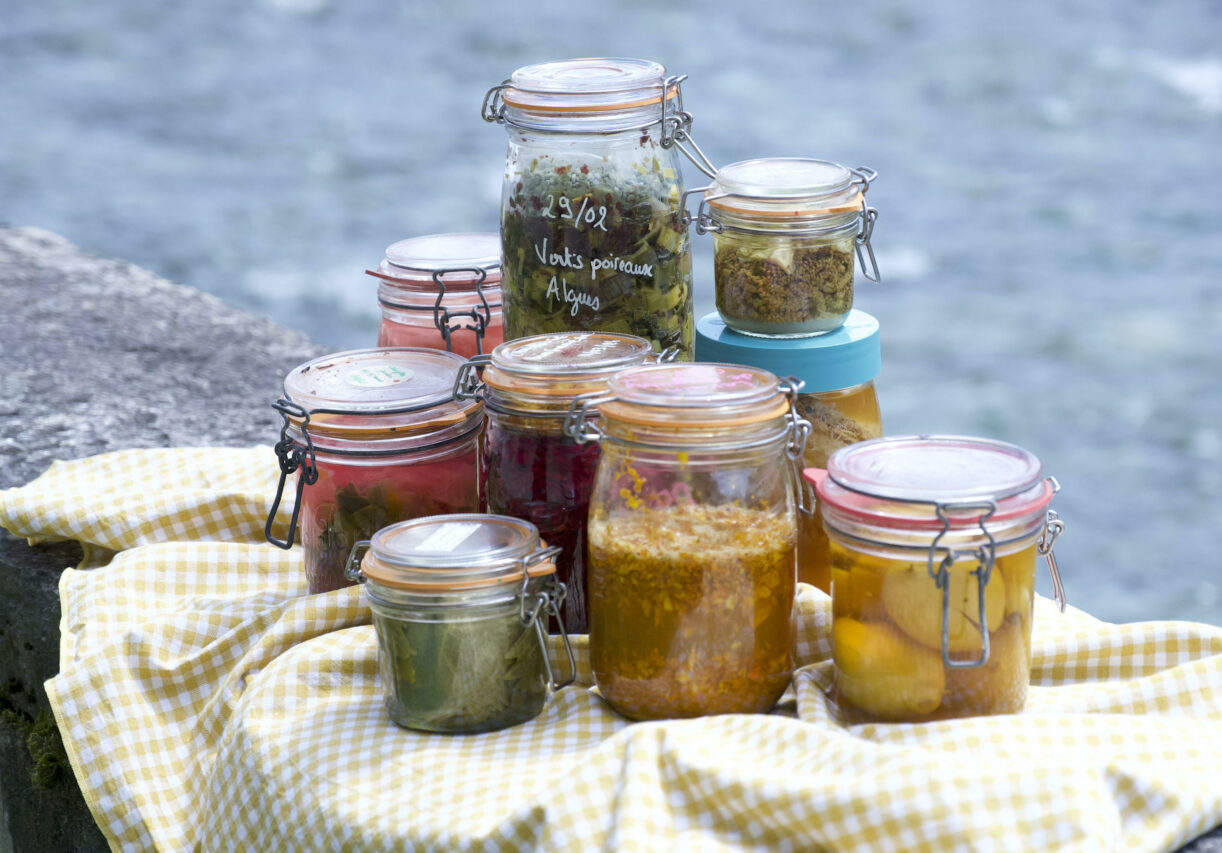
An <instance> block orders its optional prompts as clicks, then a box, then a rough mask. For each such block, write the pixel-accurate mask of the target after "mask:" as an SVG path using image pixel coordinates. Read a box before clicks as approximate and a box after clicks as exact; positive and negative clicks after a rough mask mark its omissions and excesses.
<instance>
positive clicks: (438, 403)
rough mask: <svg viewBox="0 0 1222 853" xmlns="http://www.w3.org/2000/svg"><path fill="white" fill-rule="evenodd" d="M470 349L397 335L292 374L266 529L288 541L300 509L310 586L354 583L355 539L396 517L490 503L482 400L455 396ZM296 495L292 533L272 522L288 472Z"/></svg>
mask: <svg viewBox="0 0 1222 853" xmlns="http://www.w3.org/2000/svg"><path fill="white" fill-rule="evenodd" d="M462 365H463V360H462V358H460V357H459V356H457V355H454V354H452V353H447V352H442V351H440V350H434V349H422V348H412V347H389V348H383V349H366V350H353V351H350V352H342V353H336V354H334V355H327V356H323V357H322V358H316V359H314V360H313V361H308V362H306V363H305V364H302V365H299V366H298V367H296V368H294V369H293V370H292V371H291V372H290V373H289V374H288V376H286V377H285V378H284V394H283V396H282V397H281V398H280V400H278V401H277V402H276V404H275V407H276V409H277V410H278V411H279V412H280V414H281V417H282V418H283V420H284V426H283V428H282V429H281V431H280V441H279V442H278V443H277V444H276V456H277V457H278V458H279V460H280V472H281V474H280V485H279V488H278V490H277V492H276V498H275V501H274V502H273V503H272V507H271V511H270V513H269V514H268V518H267V528H266V535H267V541H268V542H270V543H272V544H273V545H277V546H279V547H281V548H284V549H288V548H291V547H292V545H293V540H294V537H295V535H296V528H297V523H298V520H299V519H300V522H301V544H302V547H303V549H304V551H305V573H306V581H307V583H308V586H309V591H310V592H311V593H316V592H328V591H330V590H333V589H339V588H340V587H343V586H347V585H348V581H347V580H346V579H345V577H344V563H345V561H346V560H347V559H348V554H349V552H350V551H351V550H352V546H353V545H354V544H355V543H356V542H357V541H359V540H362V539H368V538H370V537H371V536H373V534H374V533H376V532H377V531H378V530H380V529H381V528H383V527H385V526H386V525H388V524H391V523H392V522H396V521H403V520H405V519H409V518H416V517H418V516H424V515H437V514H440V513H452V512H476V511H479V510H481V509H482V508H483V507H482V496H481V493H480V467H481V466H480V458H481V454H480V434H481V430H482V427H483V423H484V407H483V405H482V404H481V403H480V402H479V401H478V400H461V401H456V400H455V399H454V382H455V380H456V379H457V377H458V370H459V368H460V367H462ZM293 473H296V474H297V499H296V502H295V504H294V507H293V513H292V517H291V520H290V522H289V530H288V535H287V536H286V537H285V538H284V539H279V538H277V537H276V536H275V535H273V533H272V526H273V522H274V521H275V518H276V512H277V510H278V509H279V506H280V500H281V497H282V495H283V492H284V484H285V480H286V479H287V477H288V475H290V474H293Z"/></svg>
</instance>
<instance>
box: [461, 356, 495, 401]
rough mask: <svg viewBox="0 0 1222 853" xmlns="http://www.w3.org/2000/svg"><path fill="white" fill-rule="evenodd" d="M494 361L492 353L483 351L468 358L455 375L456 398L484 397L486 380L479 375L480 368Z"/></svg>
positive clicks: (476, 398)
mask: <svg viewBox="0 0 1222 853" xmlns="http://www.w3.org/2000/svg"><path fill="white" fill-rule="evenodd" d="M491 363H492V356H491V355H490V354H486V353H481V354H479V355H473V356H471V357H470V358H469V359H467V363H466V364H464V365H463V366H462V367H460V368H458V375H457V376H456V377H454V399H455V400H479V399H482V398H483V392H484V382H483V380H482V379H480V377H479V370H480V369H481V368H483V367H487V366H488V365H489V364H491Z"/></svg>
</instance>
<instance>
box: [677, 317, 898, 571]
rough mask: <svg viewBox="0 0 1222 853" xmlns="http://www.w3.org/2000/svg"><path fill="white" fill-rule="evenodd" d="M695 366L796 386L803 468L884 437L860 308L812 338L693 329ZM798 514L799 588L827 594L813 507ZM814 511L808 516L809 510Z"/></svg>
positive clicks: (869, 328)
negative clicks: (728, 366) (743, 367)
mask: <svg viewBox="0 0 1222 853" xmlns="http://www.w3.org/2000/svg"><path fill="white" fill-rule="evenodd" d="M696 360H697V361H721V362H729V363H732V364H749V365H751V366H752V367H762V368H764V369H765V370H771V371H772V372H773V373H787V374H789V375H792V376H794V377H795V378H797V379H800V380H801V381H802V383H803V385H802V391H801V393H800V394H798V398H797V406H796V408H797V412H798V414H799V415H800V416H801V417H802V418H804V419H805V420H807V421H808V422H809V423H810V435H808V436H807V438H806V451H805V453H804V455H803V461H804V462H805V464H806V467H807V468H826V467H827V460H828V457H829V456H831V454H832V453H833V452H835V451H836V450H839V449H840V448H841V447H847V446H848V445H850V444H854V443H856V442H858V441H865V440H866V439H870V438H878V437H879V436H881V435H882V419H881V416H880V414H879V408H878V396H877V395H876V394H875V391H874V378H875V377H876V376H878V371H879V369H880V368H881V366H882V350H881V347H880V344H879V332H878V321H877V320H876V319H874V317H872V316H871V315H869V314H867V313H866V312H865V311H862V310H860V309H858V308H854V309H853V310H852V311H850V312H849V316H848V317H847V318H846V319H845V322H844V325H842V326H841V327H840V328H839V329H836V330H835V331H833V332H829V333H827V334H826V335H819V336H818V337H813V338H762V337H757V336H753V335H742V334H739V333H738V332H735V331H734V330H733V329H731V328H729V327H728V326H727V325H726V322H725V320H724V319H722V317H721V316H720V315H719V314H716V313H712V314H707V315H705V316H704V317H702V318H701V319H700V321H699V322H698V323H697V324H696ZM802 503H803V510H804V511H803V512H800V513H799V514H798V580H799V581H800V582H802V583H808V584H810V585H811V586H814V587H817V588H819V589H821V590H823V591H824V592H826V593H828V594H830V593H831V591H832V587H831V583H832V580H831V578H832V571H831V553H830V551H829V549H828V539H827V533H826V532H825V531H824V529H823V514H822V510H821V508H820V506H819V503H818V502H817V501H803V502H802ZM811 503H813V504H814V507H813V511H806V510H809V509H810V507H809V504H811Z"/></svg>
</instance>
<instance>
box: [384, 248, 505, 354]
mask: <svg viewBox="0 0 1222 853" xmlns="http://www.w3.org/2000/svg"><path fill="white" fill-rule="evenodd" d="M365 272H366V274H368V275H371V276H374V277H375V278H377V279H378V304H379V305H380V306H381V308H382V324H381V326H380V327H379V329H378V346H380V347H431V348H433V349H443V350H447V351H449V352H454V353H457V354H458V355H461V356H464V357H469V356H473V355H476V354H479V353H484V352H490V351H491V350H492V348H493V347H495V346H496V345H497V344H499V343H500V342H501V341H503V340H504V338H505V335H504V328H503V325H502V322H501V239H500V237H499V236H498V235H497V234H480V233H460V234H430V235H428V236H426V237H412V238H410V239H407V240H400V241H399V242H398V243H394V244H393V245H391V246H390V247H389V248H387V250H386V257H385V258H384V259H383V260H382V262H381V263H380V264H379V265H378V268H377V269H376V270H366V271H365Z"/></svg>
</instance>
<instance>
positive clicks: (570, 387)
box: [483, 331, 653, 397]
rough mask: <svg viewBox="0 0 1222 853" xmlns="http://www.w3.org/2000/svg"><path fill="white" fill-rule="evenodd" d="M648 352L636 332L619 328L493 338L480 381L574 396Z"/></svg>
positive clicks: (508, 389)
mask: <svg viewBox="0 0 1222 853" xmlns="http://www.w3.org/2000/svg"><path fill="white" fill-rule="evenodd" d="M652 354H653V347H652V345H651V344H650V343H649V341H647V340H646V339H645V338H642V337H640V336H639V335H629V334H623V333H619V332H596V331H578V332H550V333H547V334H542V335H531V336H529V337H525V338H517V339H515V340H512V341H505V342H504V343H501V344H498V345H497V346H496V348H494V349H493V350H492V354H491V357H490V361H489V363H488V366H487V367H486V368H485V369H484V376H483V381H484V384H485V385H486V386H488V387H489V388H490V389H494V390H496V391H502V392H509V393H515V392H525V393H530V394H539V395H543V396H557V397H574V396H576V395H578V394H585V393H590V392H592V391H601V390H602V389H603V388H605V387H606V383H607V379H608V377H610V376H611V375H613V374H615V373H618V372H619V371H621V370H624V369H626V368H629V367H635V366H637V365H640V364H642V363H644V361H645V360H646V359H647V358H649V356H650V355H652Z"/></svg>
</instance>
